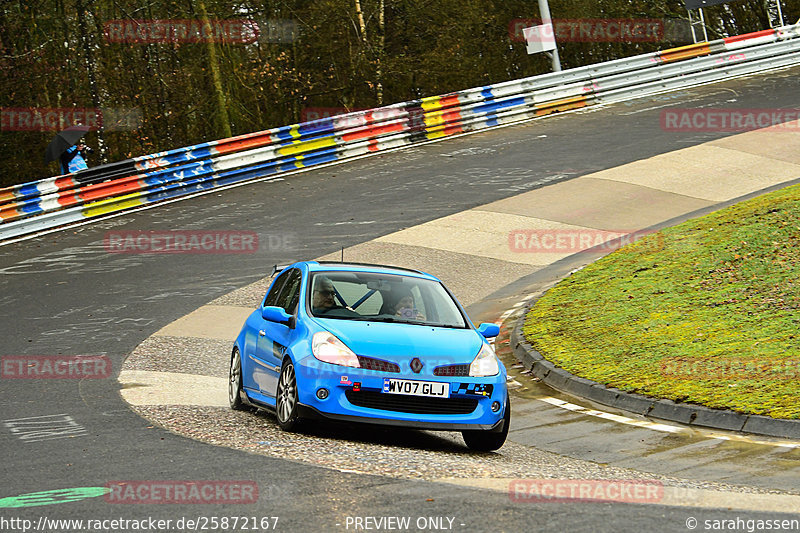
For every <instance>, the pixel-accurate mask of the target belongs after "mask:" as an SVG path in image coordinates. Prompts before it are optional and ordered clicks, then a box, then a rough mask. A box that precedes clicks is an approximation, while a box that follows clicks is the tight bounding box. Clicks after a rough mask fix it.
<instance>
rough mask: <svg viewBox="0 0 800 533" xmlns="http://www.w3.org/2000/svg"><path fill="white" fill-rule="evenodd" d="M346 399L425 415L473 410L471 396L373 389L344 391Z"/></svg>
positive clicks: (366, 404) (372, 407) (356, 403)
mask: <svg viewBox="0 0 800 533" xmlns="http://www.w3.org/2000/svg"><path fill="white" fill-rule="evenodd" d="M345 395H346V396H347V400H348V401H349V402H350V403H352V404H353V405H356V406H358V407H368V408H370V409H382V410H384V411H396V412H399V413H415V414H427V415H466V414H469V413H471V412H473V411H474V410H475V408H476V407H477V406H478V400H476V399H473V398H425V397H422V396H407V395H404V394H389V393H383V392H375V391H353V390H347V391H345Z"/></svg>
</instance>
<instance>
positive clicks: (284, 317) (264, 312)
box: [261, 305, 293, 324]
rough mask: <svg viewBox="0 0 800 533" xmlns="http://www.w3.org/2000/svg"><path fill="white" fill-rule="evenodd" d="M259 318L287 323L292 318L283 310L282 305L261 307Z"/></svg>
mask: <svg viewBox="0 0 800 533" xmlns="http://www.w3.org/2000/svg"><path fill="white" fill-rule="evenodd" d="M261 318H263V319H264V320H269V321H270V322H280V323H281V324H288V323H289V322H290V321H291V320H292V318H293V317H292V315H290V314H289V313H287V312H286V311H284V309H283V307H277V306H274V305H268V306H266V307H262V308H261Z"/></svg>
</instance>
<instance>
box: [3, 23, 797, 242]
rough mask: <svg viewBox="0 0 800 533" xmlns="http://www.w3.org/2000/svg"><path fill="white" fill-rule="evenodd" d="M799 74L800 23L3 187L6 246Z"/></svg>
mask: <svg viewBox="0 0 800 533" xmlns="http://www.w3.org/2000/svg"><path fill="white" fill-rule="evenodd" d="M795 64H800V25H795V26H786V27H783V28H778V29H774V30H766V31H761V32H756V33H750V34H746V35H741V36H737V37H730V38H726V39H720V40H717V41H712V42H704V43H697V44H693V45H689V46H683V47H680V48H673V49H670V50H664V51H661V52H654V53H650V54H643V55H639V56H634V57H629V58H624V59H619V60H615V61H609V62H606V63H599V64H596V65H588V66H585V67H580V68H575V69H570V70H565V71H561V72H554V73H550V74H544V75H540V76H534V77H531V78H524V79H520V80H513V81H509V82H504V83H498V84H495V85H489V86H485V87H478V88H474V89H467V90H464V91H459V92H455V93H451V94H447V95H443V96H434V97H430V98H423V99H421V100H416V101H412V102H403V103H399V104H393V105H390V106H386V107H381V108H377V109H370V110H367V111H357V112H353V113H348V114H345V115H339V116H335V117H331V118H327V119H322V120H316V121H312V122H304V123H300V124H294V125H291V126H284V127H281V128H276V129H271V130H267V131H262V132H257V133H251V134H248V135H241V136H238V137H233V138H230V139H222V140H219V141H212V142H208V143H202V144H197V145H194V146H188V147H185V148H178V149H175V150H170V151H167V152H160V153H157V154H151V155H146V156H141V157H137V158H134V159H127V160H125V161H120V162H118V163H111V164H108V165H102V166H98V167H94V168H91V169H88V170H84V171H81V172H78V173H75V174H69V175H65V176H58V177H54V178H47V179H43V180H38V181H33V182H30V183H25V184H23V185H15V186H12V187H7V188H4V189H0V241H3V240H9V239H13V238H15V237H19V236H23V235H26V234H30V233H36V232H39V231H42V230H45V229H49V228H54V227H58V226H62V225H68V224H72V223H76V222H79V221H83V220H86V219H90V218H94V217H100V216H103V215H106V214H109V213H114V212H118V211H123V210H126V209H131V208H135V207H140V206H143V205H147V204H152V203H157V202H161V201H164V200H169V199H173V198H179V197H181V196H186V195H189V194H194V193H197V192H200V191H204V190H207V189H213V188H216V187H221V186H225V185H230V184H233V183H239V182H243V181H247V180H252V179H255V178H263V177H266V176H269V175H272V174H277V173H282V172H287V171H291V170H297V169H298V168H304V167H309V166H313V165H318V164H323V163H329V162H332V161H341V160H343V159H348V158H352V157H357V156H361V155H364V154H368V153H371V152H379V151H383V150H387V149H391V148H397V147H401V146H406V145H409V144H415V143H419V142H424V141H429V140H433V139H438V138H442V137H447V136H451V135H457V134H460V133H466V132H470V131H475V130H480V129H484V128H490V127H493V126H497V125H501V124H508V123H512V122H517V121H521V120H527V119H530V118H535V117H540V116H545V115H548V114H551V113H557V112H561V111H568V110H571V109H579V108H583V107H587V106H590V105H597V104H602V103H612V102H617V101H621V100H628V99H631V98H636V97H641V96H645V95H649V94H654V93H658V92H663V91H669V90H674V89H678V88H682V87H689V86H693V85H698V84H702V83H708V82H711V81H717V80H722V79H726V78H731V77H735V76H743V75H747V74H752V73H756V72H760V71H763V70H769V69H774V68H780V67H785V66H790V65H795Z"/></svg>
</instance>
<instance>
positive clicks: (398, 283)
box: [307, 271, 467, 328]
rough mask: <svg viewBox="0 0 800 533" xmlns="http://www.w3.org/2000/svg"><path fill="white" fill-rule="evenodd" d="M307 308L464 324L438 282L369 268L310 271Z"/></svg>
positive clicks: (351, 316) (333, 314)
mask: <svg viewBox="0 0 800 533" xmlns="http://www.w3.org/2000/svg"><path fill="white" fill-rule="evenodd" d="M310 285H311V287H312V290H311V291H309V295H308V303H307V305H308V309H309V312H310V313H311V314H312V315H313V316H318V317H323V318H336V319H342V320H373V321H376V322H404V323H409V324H421V325H436V326H445V327H457V328H464V327H467V323H466V321H465V319H464V317H463V315H462V314H461V311H460V309H459V308H458V305H457V304H456V303H455V301H454V300H453V298H452V297H451V296H450V294H449V293H448V292H447V290H446V289H445V288H444V286H442V285H441V284H440V283H438V282H435V281H432V280H428V279H424V278H419V277H416V276H402V275H397V274H379V273H372V272H341V271H332V272H316V273H314V274H312V277H311V280H310Z"/></svg>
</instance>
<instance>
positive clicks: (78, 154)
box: [59, 141, 92, 174]
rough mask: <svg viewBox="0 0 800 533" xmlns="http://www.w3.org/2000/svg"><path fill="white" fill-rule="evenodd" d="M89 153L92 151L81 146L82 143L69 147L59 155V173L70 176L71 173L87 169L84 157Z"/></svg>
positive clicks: (83, 145)
mask: <svg viewBox="0 0 800 533" xmlns="http://www.w3.org/2000/svg"><path fill="white" fill-rule="evenodd" d="M91 153H92V149H91V148H89V147H88V146H86V145H85V144H83V141H78V144H76V145H74V146H70V147H69V148H67V149H66V151H64V153H63V154H61V157H59V162H60V164H61V173H62V174H72V173H73V172H78V171H79V170H85V169H87V168H89V165H87V164H86V159H85V158H84V156H85V155H88V154H91Z"/></svg>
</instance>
